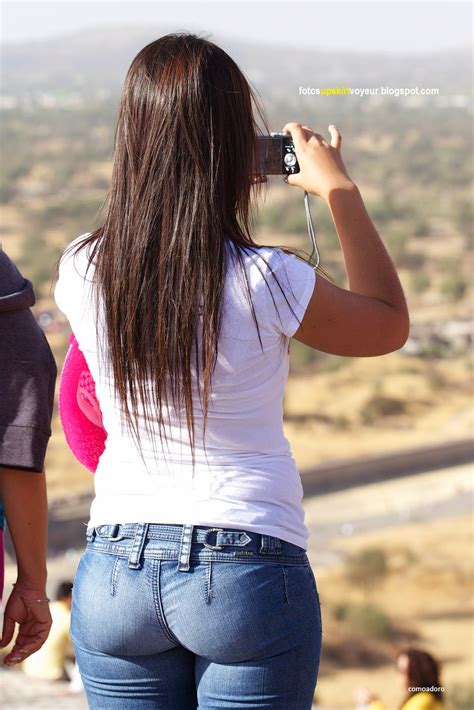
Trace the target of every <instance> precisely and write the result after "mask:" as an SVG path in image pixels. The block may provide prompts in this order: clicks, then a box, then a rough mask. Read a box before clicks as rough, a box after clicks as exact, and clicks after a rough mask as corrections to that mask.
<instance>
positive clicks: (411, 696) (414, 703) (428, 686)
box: [355, 648, 444, 710]
mask: <svg viewBox="0 0 474 710" xmlns="http://www.w3.org/2000/svg"><path fill="white" fill-rule="evenodd" d="M397 669H398V672H399V674H400V681H401V684H402V686H403V689H404V690H405V692H406V693H407V695H406V697H405V698H404V699H403V700H402V702H401V704H400V705H399V710H441V709H442V707H443V701H444V697H443V690H442V685H441V682H440V678H439V676H440V670H439V663H438V661H436V660H435V658H433V656H432V655H431V654H429V653H427V652H426V651H422V650H420V649H416V648H407V649H404V650H403V651H401V652H400V653H399V654H398V656H397ZM355 695H356V703H357V705H356V708H357V710H385V705H384V704H383V702H382V701H381V700H380V699H379V698H378V697H377V695H375V694H374V693H372V692H371V691H370V690H369V689H368V688H358V689H357V690H356V693H355Z"/></svg>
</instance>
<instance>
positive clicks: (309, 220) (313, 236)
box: [304, 190, 320, 269]
mask: <svg viewBox="0 0 474 710" xmlns="http://www.w3.org/2000/svg"><path fill="white" fill-rule="evenodd" d="M304 207H305V210H306V222H307V224H308V235H309V239H310V241H311V244H312V245H313V251H312V252H311V254H310V257H309V259H308V263H311V259H312V258H313V255H314V254H316V264H314V266H313V269H317V268H318V266H319V261H320V256H319V249H318V244H317V242H316V233H315V231H314V225H313V218H312V217H311V210H310V208H309V195H308V193H307V192H306V190H305V193H304Z"/></svg>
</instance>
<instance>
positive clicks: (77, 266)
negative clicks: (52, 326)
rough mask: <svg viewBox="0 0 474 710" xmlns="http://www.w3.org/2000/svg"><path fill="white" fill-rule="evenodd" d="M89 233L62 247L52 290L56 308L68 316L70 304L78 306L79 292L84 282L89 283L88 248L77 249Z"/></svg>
mask: <svg viewBox="0 0 474 710" xmlns="http://www.w3.org/2000/svg"><path fill="white" fill-rule="evenodd" d="M90 234H91V232H84V233H83V234H80V235H79V236H77V237H75V238H74V239H72V240H71V241H70V242H69V244H67V245H66V246H65V247H64V250H63V252H62V254H61V258H60V261H59V270H58V280H57V282H56V286H55V289H54V300H55V301H56V305H57V306H58V308H59V309H60V310H61V311H62V312H63V313H65V314H66V315H68V313H69V310H70V308H71V304H72V305H74V304H78V302H79V301H80V299H79V298H78V296H79V291H80V292H81V293H82V291H83V287H84V283H85V281H86V280H87V281H90V280H91V276H90V275H88V268H89V247H88V246H85V247H84V248H79V247H80V245H81V242H82V241H83V240H84V239H86V237H88V236H89V235H90Z"/></svg>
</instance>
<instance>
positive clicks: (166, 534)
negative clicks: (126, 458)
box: [86, 523, 307, 571]
mask: <svg viewBox="0 0 474 710" xmlns="http://www.w3.org/2000/svg"><path fill="white" fill-rule="evenodd" d="M86 537H87V541H88V543H89V544H93V545H94V547H99V548H101V549H102V550H103V551H110V552H113V551H114V550H115V551H116V553H120V552H122V554H123V553H124V550H125V549H126V552H127V555H128V556H129V567H131V568H133V569H139V568H140V566H141V559H142V557H143V553H144V549H145V545H146V544H147V543H148V544H149V545H151V546H152V547H156V544H157V542H156V541H162V542H163V543H166V542H168V543H171V547H173V545H172V543H175V545H174V549H175V550H176V551H177V557H178V570H180V571H188V570H189V569H190V558H191V552H192V547H193V545H202V546H203V548H204V549H203V548H201V550H202V551H203V552H204V553H206V552H207V551H210V552H212V553H213V559H216V560H219V559H222V560H223V559H225V557H223V556H221V557H220V556H219V552H220V551H223V552H225V548H226V547H234V548H237V549H236V550H234V551H233V552H232V553H231V554H232V555H233V557H234V558H235V559H236V560H237V559H239V560H241V561H243V559H242V558H243V557H247V556H248V557H249V558H250V557H256V556H259V557H260V556H267V555H268V556H271V558H276V559H285V560H287V559H288V558H290V560H291V559H293V560H294V561H295V563H296V561H297V560H300V564H301V560H303V563H305V561H306V560H307V556H306V552H305V550H304V549H303V548H301V547H299V546H297V545H294V544H292V543H290V542H287V541H286V540H282V539H281V538H278V537H274V536H272V535H266V534H263V533H257V532H253V531H250V530H246V529H244V528H242V529H235V528H227V527H211V526H206V525H194V524H182V525H169V524H164V523H123V524H119V523H116V524H103V525H98V526H97V527H88V528H87V533H86ZM126 540H129V542H128V543H126V542H125V541H126ZM121 541H123V542H122V545H120V542H121ZM130 541H132V542H130ZM154 541H155V542H154ZM125 546H126V547H125ZM239 548H246V550H242V551H241V552H239ZM249 561H250V559H249Z"/></svg>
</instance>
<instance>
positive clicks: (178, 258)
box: [78, 33, 299, 470]
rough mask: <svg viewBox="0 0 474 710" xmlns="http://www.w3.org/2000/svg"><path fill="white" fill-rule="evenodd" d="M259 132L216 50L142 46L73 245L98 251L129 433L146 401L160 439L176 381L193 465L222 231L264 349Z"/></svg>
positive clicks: (179, 39) (173, 43)
mask: <svg viewBox="0 0 474 710" xmlns="http://www.w3.org/2000/svg"><path fill="white" fill-rule="evenodd" d="M256 116H257V118H256ZM257 119H259V120H260V122H261V124H262V126H260V124H259V122H258V120H257ZM263 132H265V133H268V132H269V131H268V127H267V123H266V119H265V116H264V113H263V109H262V107H261V105H260V103H259V100H258V98H257V94H256V92H255V91H254V90H253V89H252V88H251V86H250V84H249V82H248V80H247V79H246V78H245V76H244V74H243V73H242V71H241V70H240V69H239V67H238V66H237V64H236V63H235V62H234V61H233V60H232V59H231V58H230V57H229V56H228V55H227V54H226V52H224V51H223V50H222V49H221V48H220V47H218V46H216V45H215V44H214V43H212V42H210V41H208V40H207V39H203V38H201V37H198V36H197V35H194V34H189V33H173V34H169V35H165V36H163V37H161V38H159V39H157V40H155V41H153V42H151V43H150V44H148V45H146V46H145V47H144V48H143V49H141V50H140V52H139V53H138V54H137V55H136V57H135V58H134V59H133V61H132V63H131V65H130V67H129V70H128V72H127V75H126V78H125V82H124V87H123V91H122V95H121V99H120V104H119V109H118V116H117V123H116V129H115V140H114V161H113V171H112V181H111V187H110V191H109V194H108V196H107V198H106V201H105V203H104V204H107V203H108V204H107V210H106V217H105V222H104V224H103V226H102V227H99V228H98V229H96V230H95V231H94V232H92V233H90V234H89V236H87V237H86V238H84V239H82V240H81V241H80V242H79V246H78V249H81V248H83V247H85V246H87V245H91V246H92V247H93V248H92V249H91V253H90V256H89V266H90V264H91V263H92V262H93V261H94V262H95V277H94V288H95V293H96V296H99V295H100V297H101V299H102V303H103V309H104V317H105V322H106V338H105V340H106V343H105V346H106V347H108V356H107V357H108V361H109V362H111V364H112V367H113V374H114V379H115V384H116V388H117V393H118V395H119V398H120V402H121V404H122V407H123V413H124V415H125V417H126V422H127V425H128V428H129V430H130V431H131V433H132V434H133V436H134V439H135V441H136V442H137V444H138V443H139V439H140V434H139V424H138V418H139V415H138V413H137V406H138V403H139V402H141V404H142V407H143V415H144V418H145V426H146V427H147V426H148V421H149V420H150V419H152V418H153V419H156V413H157V412H158V413H159V417H158V422H159V431H160V440H161V442H163V435H164V417H163V413H162V402H163V401H165V403H166V405H167V406H168V402H169V399H168V395H169V391H168V386H169V385H170V389H171V395H172V401H173V406H174V408H175V409H176V411H177V413H178V415H179V421H180V424H181V404H182V401H183V399H184V403H185V411H186V425H187V428H188V432H189V443H190V446H191V450H192V462H193V470H194V463H195V451H194V448H195V432H194V411H193V400H192V370H191V361H192V357H193V350H194V357H195V362H196V372H197V373H200V372H201V370H202V373H203V375H202V381H203V399H202V398H201V387H200V380H201V377H200V376H199V377H198V388H199V397H200V400H201V403H202V407H203V413H204V424H203V435H204V438H205V431H206V423H207V414H208V402H209V392H210V390H211V379H212V373H213V370H214V367H215V363H216V359H217V344H218V338H219V331H220V325H221V317H222V299H223V289H224V280H225V274H226V266H227V261H226V259H227V256H226V245H225V241H226V240H227V241H229V242H232V243H233V244H234V245H235V246H236V247H237V249H236V254H237V259H238V262H239V270H240V272H241V273H243V274H244V277H245V280H246V293H247V300H248V303H249V307H250V308H251V310H252V315H253V319H254V322H255V325H256V328H257V333H258V337H259V341H260V345H261V346H262V341H261V338H260V330H259V327H258V323H257V319H256V316H255V310H254V307H253V304H252V299H251V295H250V288H249V284H248V280H247V275H246V273H245V268H244V261H243V257H242V253H241V252H246V251H249V250H250V251H254V250H255V249H256V248H258V245H257V244H256V243H255V242H254V241H253V239H252V236H251V231H252V228H253V225H254V222H255V200H254V197H256V196H258V193H259V191H260V189H261V187H262V183H260V182H256V183H255V182H253V181H252V174H253V171H254V160H255V156H256V155H257V136H258V135H259V134H261V133H263ZM260 246H262V245H260ZM280 248H282V249H284V251H286V252H289V253H296V254H297V256H299V254H298V253H297V250H289V249H286V248H285V247H280ZM262 258H263V257H262ZM269 268H270V267H269ZM272 273H273V272H272ZM275 280H276V281H277V283H278V286H279V287H280V288H281V286H280V284H279V282H278V279H277V278H276V276H275ZM282 293H284V291H283V289H282ZM285 298H286V295H285ZM96 303H97V304H98V303H99V298H96ZM288 305H290V304H288ZM97 307H98V305H97ZM290 308H291V305H290ZM292 310H293V309H292ZM200 316H202V320H201V324H202V349H201V352H199V350H200V348H199V347H198V325H199V322H200ZM96 322H98V318H97V321H96ZM98 337H99V334H98ZM262 347H263V346H262ZM200 368H201V369H200ZM150 382H151V383H152V384H153V386H152V387H151V388H150V386H149V384H150ZM152 415H153V416H152ZM147 430H148V431H150V429H147ZM151 438H152V437H151ZM165 438H166V435H165ZM204 448H205V444H204Z"/></svg>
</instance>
